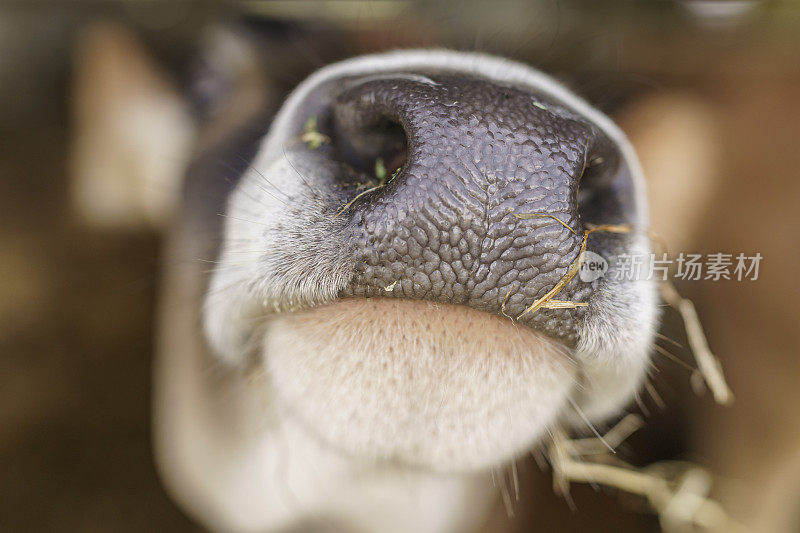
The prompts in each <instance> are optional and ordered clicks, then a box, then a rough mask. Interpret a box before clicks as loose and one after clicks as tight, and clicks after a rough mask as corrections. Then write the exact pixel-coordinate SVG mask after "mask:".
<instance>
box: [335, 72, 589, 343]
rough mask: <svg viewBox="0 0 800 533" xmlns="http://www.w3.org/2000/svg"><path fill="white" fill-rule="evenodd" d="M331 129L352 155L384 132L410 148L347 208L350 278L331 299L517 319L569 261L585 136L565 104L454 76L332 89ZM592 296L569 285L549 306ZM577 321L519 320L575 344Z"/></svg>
mask: <svg viewBox="0 0 800 533" xmlns="http://www.w3.org/2000/svg"><path fill="white" fill-rule="evenodd" d="M334 120H335V121H336V124H337V131H338V135H344V136H347V137H348V140H349V141H351V142H352V144H353V145H356V146H358V145H361V146H365V145H368V144H369V142H370V139H371V138H375V139H378V138H379V137H380V135H381V134H380V131H382V129H383V131H385V126H386V125H387V124H395V125H397V124H399V125H400V127H402V130H403V131H404V132H405V135H406V142H407V147H406V149H407V154H406V160H405V164H404V165H403V167H402V168H401V170H400V171H399V173H397V175H396V176H395V177H394V178H393V179H392V180H391V181H389V182H388V184H386V185H385V186H384V187H382V188H379V189H378V190H376V191H374V192H371V193H370V194H368V195H364V197H362V198H359V199H358V201H356V202H354V203H353V205H352V206H351V207H350V208H349V209H348V211H347V212H346V216H347V217H348V219H349V220H348V224H349V226H350V230H351V235H352V237H351V245H352V246H353V250H354V253H355V256H356V257H355V259H356V261H355V264H356V271H355V274H354V276H353V278H352V281H351V283H350V285H349V286H348V287H347V288H346V289H345V290H344V291H343V292H342V294H341V296H357V297H393V298H413V299H425V300H432V301H437V302H443V303H448V304H461V305H468V306H470V307H473V308H475V309H479V310H482V311H486V312H489V313H496V314H501V313H502V314H505V315H507V316H510V317H517V316H518V315H520V314H522V313H523V311H524V310H525V309H526V308H527V307H528V306H530V305H531V304H532V303H533V302H534V301H535V300H536V299H537V298H540V297H542V296H544V295H545V294H546V293H547V292H548V291H549V290H550V289H552V288H553V287H554V286H555V285H556V284H557V283H558V282H559V281H560V280H561V278H562V277H563V276H564V275H565V274H566V273H567V271H568V269H569V267H570V265H571V264H572V263H573V262H574V261H576V260H577V256H578V253H579V251H580V246H581V237H579V236H578V235H582V231H583V228H582V225H581V222H580V217H579V214H578V206H577V189H578V182H579V180H580V176H581V174H582V172H583V169H584V167H585V165H586V157H587V153H588V152H589V150H590V149H591V144H592V143H593V142H595V141H594V136H595V135H594V129H593V127H592V126H591V125H590V124H588V123H586V122H584V121H581V120H580V119H579V118H578V117H576V116H574V115H573V114H572V113H570V112H569V111H568V110H567V109H564V108H562V107H559V106H558V105H557V104H556V103H553V102H544V101H542V100H541V99H538V98H536V97H533V96H532V95H531V94H530V93H527V92H525V91H524V90H521V89H517V88H513V87H505V86H501V85H497V84H495V83H492V82H489V81H486V80H481V79H475V78H468V77H464V76H457V75H436V76H432V77H431V79H428V78H423V79H422V80H409V79H405V78H398V79H384V78H381V79H369V78H366V79H364V80H349V82H348V85H347V86H346V88H345V89H344V90H343V91H342V92H341V93H339V95H338V97H337V98H336V100H335V102H334ZM531 214H536V215H537V216H533V217H531V216H527V217H526V216H525V215H531ZM515 215H516V216H515ZM541 215H550V216H551V217H556V218H558V220H560V221H561V222H562V223H563V225H562V224H561V223H559V222H557V221H555V220H553V218H550V217H547V216H541ZM565 226H568V227H569V228H570V229H571V230H572V231H570V229H568V228H567V227H565ZM573 232H574V233H573ZM590 293H591V285H590V284H588V283H582V282H580V281H579V279H578V277H577V276H576V277H575V278H574V279H573V280H572V281H571V282H570V283H569V284H568V285H567V286H566V287H565V288H564V289H563V290H562V291H561V292H560V293H559V294H558V295H557V296H556V298H558V299H560V300H571V301H587V300H588V297H589V295H590ZM585 312H586V311H585V308H577V309H558V310H556V309H540V310H539V311H537V312H535V313H529V314H527V315H524V316H523V317H522V318H521V320H520V321H521V322H522V323H524V324H526V325H529V326H531V327H534V328H535V329H538V330H540V331H543V332H545V333H547V334H549V335H551V336H554V337H556V338H559V339H561V340H563V341H564V342H566V343H567V344H569V345H574V343H575V342H576V340H577V332H578V321H581V320H582V314H583V313H585Z"/></svg>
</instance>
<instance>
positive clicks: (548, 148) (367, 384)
mask: <svg viewBox="0 0 800 533" xmlns="http://www.w3.org/2000/svg"><path fill="white" fill-rule="evenodd" d="M225 215H226V216H227V221H226V228H225V235H224V242H223V248H222V251H221V254H220V257H219V261H220V264H219V265H218V268H217V269H216V271H215V274H214V276H213V278H212V280H211V284H210V287H209V289H208V295H207V299H206V308H205V326H206V333H207V336H208V339H209V341H210V343H211V345H212V347H213V348H214V350H215V352H216V354H217V355H218V357H220V358H221V359H223V360H226V361H228V362H230V363H232V364H245V361H248V362H252V361H255V362H256V363H258V364H260V365H263V368H264V370H265V373H266V376H267V379H268V382H269V384H270V386H269V390H268V392H267V394H268V396H269V398H268V399H267V400H266V401H267V402H268V403H269V405H271V406H274V407H275V409H276V410H277V411H278V412H279V413H280V414H281V415H282V416H287V417H291V418H293V419H294V420H295V421H296V422H297V423H298V424H299V425H301V426H302V427H304V428H306V430H307V431H308V432H309V433H310V434H312V435H313V436H315V437H317V438H318V439H319V440H321V441H322V442H324V443H326V444H327V445H329V446H331V447H332V448H335V449H339V450H342V451H344V452H346V453H347V454H351V455H355V456H358V457H362V458H365V459H378V460H391V461H395V462H399V463H402V464H412V465H416V466H422V467H425V468H431V469H442V470H466V469H478V468H483V467H487V466H490V465H493V464H498V463H501V462H503V461H505V460H508V459H510V458H512V457H513V456H515V455H517V454H519V453H522V452H524V451H525V450H526V449H528V448H530V447H531V446H532V445H533V444H535V443H536V441H537V439H538V438H539V437H540V436H541V435H542V433H543V432H545V431H546V430H547V428H548V427H550V426H553V425H555V424H573V423H575V421H579V422H578V423H579V424H583V423H584V422H583V420H584V419H588V420H598V419H602V418H603V417H607V416H609V415H611V414H613V413H615V412H616V411H617V410H618V409H619V408H620V407H621V406H622V405H623V404H624V403H625V402H627V401H628V400H629V399H630V398H631V396H632V395H633V394H634V393H635V391H636V389H637V387H638V385H639V383H640V381H641V379H642V376H643V374H644V371H645V369H646V366H647V362H648V356H649V351H650V347H651V344H652V337H653V332H654V327H655V322H656V315H657V312H656V298H655V291H654V286H653V283H651V282H648V281H644V280H631V279H628V278H629V276H628V275H627V273H624V272H621V270H620V269H621V266H620V265H621V264H622V262H618V261H616V260H615V259H616V258H617V257H618V256H620V255H633V256H637V257H640V256H644V255H646V254H647V253H648V252H649V242H648V240H647V238H646V236H645V235H644V234H643V233H642V230H643V228H645V227H646V224H647V220H646V217H647V214H646V205H645V198H644V193H643V190H642V183H641V177H640V170H639V166H638V163H637V161H636V158H635V156H634V155H633V154H632V152H631V149H630V147H629V145H628V143H627V141H626V140H625V139H624V137H623V136H622V134H621V133H620V132H619V130H618V129H617V128H616V127H615V126H614V125H613V124H611V123H610V121H609V120H608V119H607V118H606V117H605V116H603V115H602V114H600V113H599V112H597V111H596V110H594V109H593V108H591V107H590V106H589V105H587V104H586V103H585V102H583V101H582V100H580V99H579V98H577V97H576V96H574V95H573V94H571V93H570V92H568V91H567V90H565V89H564V88H563V87H562V86H560V85H559V84H557V83H556V82H554V81H553V80H552V79H550V78H548V77H546V76H544V75H542V74H540V73H538V72H536V71H534V70H532V69H530V68H527V67H524V66H522V65H519V64H515V63H511V62H507V61H503V60H500V59H496V58H491V57H487V56H482V55H476V54H462V53H455V52H437V51H433V52H431V51H412V52H395V53H389V54H383V55H376V56H369V57H363V58H358V59H355V60H350V61H346V62H343V63H339V64H336V65H333V66H331V67H328V68H325V69H323V70H321V71H320V72H318V73H317V74H315V75H313V76H312V77H311V78H309V79H308V80H307V81H306V82H305V83H303V84H302V85H301V86H300V87H299V88H298V89H297V90H296V91H295V92H294V93H293V94H292V95H291V96H290V97H289V99H288V100H287V101H286V103H285V105H284V106H283V109H282V110H281V112H280V113H279V115H278V116H277V118H276V120H275V123H274V125H273V127H272V129H271V131H270V132H269V135H268V136H267V137H266V138H265V139H264V141H263V143H262V145H261V147H260V150H259V152H258V155H257V156H256V158H255V160H254V161H253V163H252V166H251V168H250V170H249V171H248V172H247V173H245V175H244V176H243V177H242V178H241V180H240V182H239V184H238V186H237V188H236V190H235V191H234V193H233V194H232V196H231V198H230V201H229V203H228V207H227V212H226V213H225ZM603 224H613V225H629V226H630V227H632V228H634V231H633V232H632V233H615V232H595V233H592V234H591V235H590V236H589V238H588V240H587V241H586V244H585V249H586V250H588V251H591V252H594V253H597V254H599V255H600V256H602V257H604V258H605V259H606V260H608V261H609V267H608V270H607V271H606V272H605V274H604V275H602V276H600V277H597V278H596V279H591V278H595V277H596V276H575V277H572V278H571V279H570V280H569V281H568V283H566V284H564V285H563V287H560V286H561V284H562V282H563V281H564V280H566V279H569V278H570V276H569V274H570V272H571V271H572V269H574V267H575V266H576V261H577V259H578V256H579V254H580V252H581V250H582V249H583V247H584V245H583V241H584V234H585V231H586V229H587V228H590V227H592V225H603ZM573 273H574V272H573ZM621 274H625V275H621ZM643 274H644V273H643ZM643 277H644V276H643ZM555 288H560V290H558V291H557V293H553V290H554V289H555ZM548 294H550V296H551V298H548V299H547V300H546V302H545V303H546V304H548V305H545V306H543V307H541V308H538V309H536V310H533V311H532V310H530V309H529V308H530V306H531V305H532V304H533V303H534V302H536V301H537V300H539V299H541V298H542V297H544V296H546V295H548ZM555 300H557V301H561V302H571V303H572V304H583V303H585V304H588V305H586V306H583V305H570V304H568V303H567V304H563V307H564V308H553V302H554V301H555ZM253 358H255V359H253Z"/></svg>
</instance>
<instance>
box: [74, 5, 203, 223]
mask: <svg viewBox="0 0 800 533" xmlns="http://www.w3.org/2000/svg"><path fill="white" fill-rule="evenodd" d="M71 88H72V90H71V108H72V109H71V111H72V128H71V135H72V146H71V162H70V163H71V194H72V198H71V199H72V205H73V207H74V210H75V211H76V212H77V214H78V215H79V216H80V217H81V218H82V219H83V220H84V221H85V222H87V223H90V224H93V225H96V226H101V227H105V228H112V229H118V228H135V227H142V226H154V227H160V226H162V225H163V224H164V222H165V221H166V219H167V218H168V217H169V216H170V214H171V213H172V212H173V209H174V207H175V204H176V201H177V198H178V195H179V191H180V182H181V176H182V174H183V169H184V165H185V162H186V160H187V158H188V157H189V153H190V150H191V147H192V143H193V138H194V135H195V124H194V120H193V117H192V113H191V112H190V108H189V106H188V105H187V102H186V99H185V98H184V97H183V96H182V91H181V90H180V89H179V88H178V85H177V83H176V82H175V80H174V78H173V76H171V75H169V74H168V73H167V72H166V70H165V69H163V68H161V67H160V65H159V64H158V62H157V61H156V60H155V59H154V57H153V56H152V55H151V53H150V52H149V51H148V50H147V49H146V48H145V46H144V45H143V44H142V42H141V41H140V40H139V39H138V37H137V35H136V34H135V33H134V32H133V31H132V30H130V29H128V28H126V27H125V26H122V25H120V24H117V23H114V22H106V21H103V22H96V23H93V24H91V25H89V26H88V27H86V28H85V29H84V30H83V32H82V34H81V35H80V36H79V38H78V39H77V42H76V44H75V48H74V54H73V69H72V87H71Z"/></svg>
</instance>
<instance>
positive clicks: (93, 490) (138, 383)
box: [0, 0, 800, 532]
mask: <svg viewBox="0 0 800 533" xmlns="http://www.w3.org/2000/svg"><path fill="white" fill-rule="evenodd" d="M404 47H448V48H455V49H463V50H480V51H485V52H490V53H494V54H499V55H503V56H507V57H511V58H514V59H518V60H521V61H523V62H526V63H528V64H531V65H533V66H536V67H537V68H540V69H542V70H544V71H545V72H548V73H550V74H553V75H555V76H556V77H557V78H558V79H560V80H562V81H564V82H565V83H566V84H567V85H569V86H570V87H571V88H573V89H574V90H575V91H576V92H578V93H579V94H581V95H583V96H584V97H585V98H586V99H588V100H589V101H590V102H592V103H594V104H595V105H597V106H598V107H599V108H600V109H601V110H603V111H605V112H607V113H608V114H610V115H611V116H612V117H613V118H614V119H615V120H617V122H618V123H619V124H620V125H621V126H622V128H623V129H624V130H625V131H626V132H627V133H628V135H629V136H630V137H631V139H632V141H633V143H634V145H635V146H636V148H637V149H638V151H639V154H640V156H641V159H642V162H643V164H644V167H645V171H646V174H647V178H648V185H649V188H650V194H651V202H652V219H653V220H652V226H653V229H654V231H656V232H658V234H659V235H661V237H662V238H663V240H664V241H665V242H666V244H667V246H668V248H669V250H670V253H671V254H672V255H673V256H675V255H677V254H678V253H679V252H691V253H704V254H705V253H715V252H725V253H733V254H738V253H740V252H743V253H745V254H746V255H754V254H755V253H760V254H761V255H762V256H763V260H762V263H761V269H760V273H759V279H758V280H757V281H735V280H732V281H724V280H723V281H686V282H679V283H678V288H679V290H680V291H681V292H682V293H683V294H684V295H685V296H687V297H690V298H692V299H693V300H694V301H695V303H696V305H697V309H698V312H699V315H700V318H701V320H702V322H703V325H704V327H705V329H706V333H707V335H708V337H709V342H710V345H711V348H712V349H713V350H714V351H715V353H716V354H717V355H718V356H719V358H720V359H721V360H722V364H723V368H724V370H725V373H726V375H727V378H728V382H729V384H730V386H731V388H732V389H733V391H734V394H735V395H736V401H735V403H734V404H733V405H732V406H728V407H723V406H719V405H716V404H715V403H714V401H713V399H712V398H711V396H710V394H708V393H706V394H702V391H698V390H696V389H697V387H692V385H691V382H690V376H691V371H689V370H687V369H686V368H684V366H682V365H681V364H679V363H675V362H674V361H671V360H670V359H669V358H668V357H665V356H663V355H661V354H656V355H654V357H655V359H654V361H655V366H656V367H657V371H656V372H655V373H654V375H653V377H652V379H651V386H650V387H649V390H648V391H647V392H645V393H643V394H642V398H641V401H640V403H639V406H633V407H632V410H633V411H635V412H639V413H641V414H643V415H645V418H646V426H645V427H644V428H643V429H642V430H640V431H639V432H638V433H637V434H635V435H634V436H632V437H631V438H630V439H629V440H628V441H627V443H626V444H625V445H624V446H623V447H622V449H621V451H620V454H622V456H623V457H624V458H625V460H626V461H628V462H630V463H632V464H635V465H645V464H649V463H651V462H654V461H662V460H671V459H680V460H688V461H692V462H696V463H698V464H700V465H702V466H703V467H705V468H707V469H708V470H709V471H710V472H711V473H712V474H713V476H714V481H715V483H714V487H713V491H712V494H713V496H714V497H715V498H717V499H718V500H719V501H721V502H722V503H723V505H724V506H725V507H726V508H727V509H728V511H729V512H730V513H731V515H733V516H734V517H735V518H736V519H737V520H739V521H741V522H743V523H745V524H748V525H749V526H750V528H751V529H752V530H753V531H776V532H777V531H787V532H788V531H800V385H799V384H798V382H800V357H798V345H800V327H799V326H800V306H798V304H797V300H796V298H797V296H798V294H800V290H799V289H800V284H799V283H798V281H797V278H798V270H797V269H798V267H800V252H799V251H798V247H797V235H798V230H800V224H798V218H797V205H798V201H800V170H798V169H800V5H798V3H796V2H793V1H789V0H784V1H764V2H757V1H743V0H741V1H740V0H733V1H728V0H721V1H713V0H712V1H699V0H694V1H691V0H687V1H660V2H633V1H624V2H622V1H619V2H617V1H614V2H594V1H588V0H587V1H574V0H535V1H519V2H516V1H510V0H500V1H494V2H480V1H473V2H425V1H400V0H391V1H389V0H387V1H370V2H358V1H350V0H331V1H327V2H312V1H304V0H299V1H292V2H289V1H275V2H269V1H262V2H239V3H211V2H184V1H181V2H163V3H158V2H134V1H131V2H109V1H92V0H86V1H64V2H57V1H37V0H29V1H23V0H19V1H14V0H6V1H5V2H3V3H2V4H0V80H2V82H1V83H0V530H2V531H95V530H99V531H108V530H114V531H142V530H145V529H154V528H156V529H158V530H165V531H194V530H199V527H198V526H196V525H195V524H193V523H192V522H190V521H189V519H188V518H186V517H185V516H184V515H183V514H182V513H181V512H180V511H179V510H178V509H177V508H176V507H175V506H174V504H173V503H172V502H171V501H170V500H169V498H168V497H167V495H166V494H165V492H164V491H163V489H162V488H161V486H160V484H159V481H158V478H157V475H156V472H155V468H154V466H153V460H152V455H151V450H150V387H151V385H150V379H151V375H150V373H151V360H152V350H153V328H154V321H155V305H156V301H157V293H158V280H159V270H160V259H159V258H160V246H161V242H162V236H163V234H164V231H165V228H166V227H167V226H168V224H169V219H170V217H171V215H172V213H174V212H175V209H176V205H177V202H178V199H179V191H180V179H181V173H182V170H183V167H184V165H185V164H186V162H187V160H188V159H189V158H190V157H191V154H192V153H193V152H194V151H195V150H196V148H195V147H196V146H198V145H199V146H203V144H204V143H209V142H213V140H214V138H218V137H219V136H220V135H222V134H223V133H224V132H225V131H228V129H229V128H231V127H232V125H233V124H235V123H238V122H240V121H241V120H243V117H249V116H253V115H254V114H255V113H257V112H259V113H260V112H263V110H270V109H272V110H274V109H275V108H276V107H277V105H279V103H280V101H281V99H282V97H283V96H285V95H286V93H287V91H289V90H290V89H291V88H292V87H293V86H294V85H295V84H296V83H298V82H299V81H300V80H302V79H303V78H304V77H305V76H306V75H308V74H309V73H310V72H312V71H313V70H315V69H316V68H319V67H320V66H323V65H325V64H327V63H329V62H331V61H334V60H336V59H340V58H344V57H348V56H352V55H356V54H361V53H366V52H373V51H380V50H386V49H392V48H404ZM200 124H204V125H206V126H204V127H202V128H201V127H199V125H200ZM208 124H211V125H212V126H213V127H208ZM662 334H663V335H664V336H665V337H667V338H669V339H672V340H673V341H674V342H669V341H663V339H661V341H660V342H659V343H660V344H661V345H662V348H663V349H668V350H669V351H670V352H672V353H673V354H674V355H675V356H676V357H678V358H680V359H682V360H683V361H684V362H685V363H686V364H688V365H694V361H693V359H692V357H691V352H690V351H689V350H688V349H687V348H686V347H685V346H686V337H685V334H684V332H683V329H682V326H681V323H680V320H679V319H678V318H677V317H676V316H675V315H674V312H672V311H670V310H668V309H665V310H664V326H663V328H662ZM662 341H663V342H662ZM698 393H699V394H698ZM521 477H522V479H521V497H520V501H519V502H518V503H516V504H515V506H514V515H515V516H514V517H513V518H511V517H508V516H506V515H505V513H502V515H500V516H497V517H494V519H493V524H495V525H496V527H497V528H498V530H499V528H501V527H504V528H506V530H512V531H514V530H515V531H534V530H536V531H538V530H546V531H607V530H611V529H614V530H617V531H630V532H638V531H653V530H657V529H658V521H657V520H656V519H655V518H654V517H652V516H651V515H649V514H648V513H647V512H646V508H645V506H644V505H643V503H642V501H640V499H638V498H635V497H630V496H626V495H624V494H620V493H618V492H617V491H613V490H607V489H603V488H599V487H597V488H593V487H589V486H578V485H576V486H574V487H573V490H572V500H573V502H572V503H570V502H567V501H565V500H564V499H562V498H560V497H557V496H555V495H554V494H553V491H552V488H551V483H552V479H551V476H550V473H549V471H548V470H547V468H541V467H540V466H537V465H536V463H535V462H533V461H530V464H525V465H522V472H521Z"/></svg>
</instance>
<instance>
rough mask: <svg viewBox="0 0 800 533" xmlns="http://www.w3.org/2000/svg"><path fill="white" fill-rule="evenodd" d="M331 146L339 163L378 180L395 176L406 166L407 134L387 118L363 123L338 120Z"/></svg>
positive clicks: (335, 124) (397, 124) (378, 118)
mask: <svg viewBox="0 0 800 533" xmlns="http://www.w3.org/2000/svg"><path fill="white" fill-rule="evenodd" d="M331 142H332V144H333V148H334V150H335V154H336V157H337V159H339V160H340V161H342V162H344V163H346V164H347V165H349V166H351V167H352V168H353V169H355V170H356V171H357V172H359V173H365V174H368V175H371V176H372V175H374V176H375V177H376V178H378V179H383V178H384V175H385V176H392V175H393V174H394V173H395V172H396V171H397V170H398V169H399V168H401V167H402V166H403V165H404V164H405V162H406V154H407V151H408V139H407V137H406V133H405V131H404V130H403V127H402V126H401V125H400V124H399V123H397V122H396V121H393V120H391V119H389V118H387V117H376V118H375V119H374V120H371V121H368V122H361V123H352V122H349V123H348V122H343V121H341V120H335V122H334V133H333V136H332V139H331Z"/></svg>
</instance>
